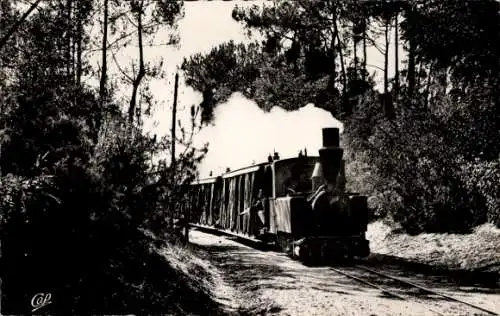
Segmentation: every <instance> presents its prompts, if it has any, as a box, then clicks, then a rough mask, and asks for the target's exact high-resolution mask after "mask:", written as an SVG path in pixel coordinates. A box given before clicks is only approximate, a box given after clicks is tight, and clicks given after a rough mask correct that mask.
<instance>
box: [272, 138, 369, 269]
mask: <svg viewBox="0 0 500 316" xmlns="http://www.w3.org/2000/svg"><path fill="white" fill-rule="evenodd" d="M319 152H320V157H315V158H310V159H308V161H300V159H301V158H299V159H298V160H297V161H296V162H295V165H294V166H288V168H283V169H286V170H289V171H288V173H289V174H288V176H289V177H288V179H295V180H299V182H300V180H302V182H300V188H301V189H302V190H299V191H295V193H294V194H290V193H287V191H286V190H284V188H283V187H284V186H286V183H290V182H293V181H290V180H285V181H283V180H282V177H281V175H282V174H283V173H286V172H280V170H281V168H280V166H279V165H278V164H275V166H274V167H275V181H274V184H275V187H276V191H275V196H274V198H273V199H271V203H270V204H271V205H270V217H269V219H270V223H269V224H270V225H269V226H270V227H269V230H270V232H271V233H273V234H275V235H276V240H277V243H278V244H279V245H280V247H281V248H282V250H284V251H286V252H287V253H289V254H291V255H292V256H294V257H295V256H296V257H299V258H301V259H303V260H308V259H310V258H312V257H327V256H333V257H337V258H338V257H344V256H347V257H352V256H357V257H365V256H367V255H368V254H369V252H370V251H369V243H368V241H367V240H366V238H365V232H366V228H367V219H368V217H367V213H368V210H367V199H366V197H365V196H360V195H353V194H346V193H345V172H344V161H343V160H342V155H343V150H342V149H341V148H340V147H339V131H338V129H336V128H335V129H334V128H332V129H324V130H323V148H321V149H320V151H319ZM294 167H295V168H296V170H301V173H302V174H299V175H294V173H293V170H294ZM304 174H308V177H307V181H305V177H304Z"/></svg>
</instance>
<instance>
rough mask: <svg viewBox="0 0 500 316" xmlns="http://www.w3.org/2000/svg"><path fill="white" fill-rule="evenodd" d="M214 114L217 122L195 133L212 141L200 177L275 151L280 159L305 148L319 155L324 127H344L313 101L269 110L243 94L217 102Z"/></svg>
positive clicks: (198, 139) (198, 138) (262, 158)
mask: <svg viewBox="0 0 500 316" xmlns="http://www.w3.org/2000/svg"><path fill="white" fill-rule="evenodd" d="M214 114H215V115H214V118H215V119H214V124H213V125H211V126H208V127H205V128H203V129H202V130H201V131H200V133H199V134H198V135H197V136H196V143H197V144H202V143H206V142H208V143H209V148H208V150H209V151H208V153H207V155H206V157H205V159H204V160H203V161H202V163H201V165H200V177H201V178H204V177H207V176H208V174H209V173H210V171H213V174H214V175H219V174H221V173H222V172H223V171H224V170H225V169H226V167H229V168H231V170H235V169H237V168H241V167H245V166H248V165H251V164H252V163H253V162H255V163H259V162H264V161H267V156H268V155H269V154H273V152H274V150H276V152H278V153H279V155H280V158H290V157H296V156H297V155H298V153H299V151H300V150H303V149H304V148H307V153H308V155H318V149H319V148H321V147H322V136H321V135H322V134H321V130H322V128H325V127H338V128H340V132H342V130H343V126H342V123H341V122H340V121H338V120H337V119H335V118H334V117H333V116H332V115H331V114H330V113H329V112H327V111H325V110H323V109H320V108H317V107H315V106H314V105H313V104H308V105H306V106H305V107H302V108H300V109H299V110H296V111H292V112H287V111H285V110H283V109H282V108H279V107H273V108H272V109H271V111H270V112H267V113H266V112H264V111H263V110H261V109H260V108H259V107H258V105H257V104H256V103H255V102H253V101H251V100H249V99H247V98H245V97H244V96H243V95H241V94H240V93H234V94H233V95H232V96H231V97H230V98H229V100H228V101H227V102H225V103H223V104H220V105H218V106H217V107H216V109H215V113H214Z"/></svg>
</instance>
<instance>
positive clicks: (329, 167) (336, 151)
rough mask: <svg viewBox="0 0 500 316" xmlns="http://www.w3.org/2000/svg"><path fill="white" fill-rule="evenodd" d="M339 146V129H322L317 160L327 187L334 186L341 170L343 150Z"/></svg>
mask: <svg viewBox="0 0 500 316" xmlns="http://www.w3.org/2000/svg"><path fill="white" fill-rule="evenodd" d="M339 146H340V135H339V129H338V128H323V148H321V149H320V150H319V157H320V158H319V159H320V161H321V167H322V169H323V177H324V178H325V180H326V183H327V184H328V186H335V184H336V181H337V176H338V174H339V170H340V168H341V162H342V155H343V154H344V150H343V149H342V148H340V147H339Z"/></svg>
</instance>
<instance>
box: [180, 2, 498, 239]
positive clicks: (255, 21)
mask: <svg viewBox="0 0 500 316" xmlns="http://www.w3.org/2000/svg"><path fill="white" fill-rule="evenodd" d="M498 5H499V4H498V2H497V1H463V2H462V1H459V2H457V1H420V0H412V1H375V2H373V1H337V0H329V1H320V2H317V1H307V0H305V1H273V2H272V3H271V4H265V5H264V6H252V7H250V8H239V7H236V8H235V9H234V10H233V18H234V19H235V20H236V21H239V22H241V23H243V25H245V27H247V29H248V30H249V32H258V33H259V34H260V35H261V36H262V38H263V40H262V41H261V42H260V43H255V44H250V45H243V44H239V45H236V44H234V43H229V44H224V45H221V46H220V47H218V48H215V49H213V50H212V51H211V52H210V53H209V54H207V55H197V56H194V57H192V58H190V59H186V60H185V61H184V65H183V68H184V70H185V71H186V78H187V83H188V84H190V85H191V86H193V87H194V88H195V89H197V90H199V91H204V92H205V93H204V94H203V96H204V99H203V103H202V104H201V107H202V109H203V111H204V112H205V113H206V115H205V116H204V119H205V120H206V121H210V120H211V118H212V116H211V113H212V112H213V108H214V107H215V106H217V104H218V103H220V102H221V101H224V100H225V98H227V96H228V95H229V94H230V93H231V92H233V91H240V92H242V93H244V94H245V95H246V96H247V97H249V98H252V99H254V100H256V101H257V103H258V104H259V106H260V107H261V108H262V109H264V110H269V109H270V108H271V107H272V106H280V107H283V108H285V109H287V110H295V109H297V108H298V107H301V106H304V105H306V104H307V103H309V102H314V103H315V104H316V105H317V106H319V107H322V108H324V109H327V110H329V111H330V112H331V113H332V114H333V115H335V116H336V117H337V118H339V119H341V120H342V121H343V122H344V124H345V130H346V133H345V135H344V144H345V146H346V147H347V148H348V152H347V154H346V159H347V162H348V166H347V167H348V173H349V175H350V179H351V181H350V183H349V186H350V189H352V190H357V191H361V192H362V193H364V194H367V195H369V196H370V197H371V198H370V204H371V205H372V207H373V208H374V210H375V213H376V215H377V216H380V217H384V218H387V219H389V220H391V221H392V222H397V223H398V224H399V225H401V226H402V228H404V229H405V230H406V231H408V232H411V233H418V232H422V231H445V232H449V231H458V232H465V231H468V230H469V229H470V227H473V226H474V225H477V224H480V223H483V222H485V221H486V220H488V221H491V222H493V223H496V224H497V225H500V221H499V220H498V218H499V217H498V214H499V208H500V200H499V186H498V177H499V176H500V171H499V169H498V163H499V162H500V160H499V159H500V155H499V154H500V151H499V150H500V143H499V142H498V139H500V138H499V137H500V128H499V126H498V123H499V122H500V116H499V112H498V101H499V100H498V92H499V91H498V87H499V82H498V80H499V79H498V78H499V76H498V70H499V63H498V45H497V44H498V42H499V34H500V32H499V24H498V12H499V10H498ZM392 36H393V38H391V37H392ZM390 45H394V47H395V48H396V47H397V48H398V49H392V48H391V49H389V46H390ZM401 46H402V47H403V49H404V52H405V58H404V60H403V62H402V63H401V57H400V55H399V54H400V53H401V52H400V51H403V49H401ZM367 47H376V48H377V49H378V50H379V51H380V52H381V53H382V54H383V57H384V65H383V67H381V71H383V75H384V76H383V77H384V79H383V85H382V89H381V90H382V92H378V91H377V90H376V87H375V82H374V80H373V78H372V77H371V76H370V75H369V74H370V71H369V69H370V68H369V67H370V65H369V64H367ZM390 54H394V55H393V56H391V55H390ZM389 58H391V59H392V58H394V62H393V64H394V65H396V67H395V68H396V69H395V71H394V74H392V73H390V71H389V67H388V62H389ZM228 61H231V62H228ZM401 65H403V66H401ZM401 67H402V68H401ZM400 68H401V69H400ZM222 74H223V75H222ZM247 74H248V75H247ZM240 78H243V79H240Z"/></svg>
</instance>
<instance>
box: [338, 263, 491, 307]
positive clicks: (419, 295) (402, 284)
mask: <svg viewBox="0 0 500 316" xmlns="http://www.w3.org/2000/svg"><path fill="white" fill-rule="evenodd" d="M329 269H330V270H332V271H334V272H336V273H339V274H342V275H344V276H346V277H348V278H350V279H353V280H355V281H357V282H359V283H363V284H365V285H367V286H369V287H372V288H375V289H378V290H379V291H381V293H382V294H384V295H386V296H389V297H392V298H395V299H398V300H417V301H419V302H421V303H423V304H424V305H426V308H427V309H428V310H429V311H431V312H433V313H435V314H436V315H445V314H443V313H441V312H439V311H437V310H436V309H434V308H432V307H430V305H431V304H430V302H432V301H431V299H439V298H440V299H445V300H447V301H450V302H454V303H457V304H463V305H467V306H468V307H469V308H471V309H473V310H475V311H476V313H475V314H473V315H498V314H497V313H495V312H493V311H490V310H488V309H485V308H482V307H480V306H477V305H474V304H471V303H468V302H465V301H462V300H460V299H457V298H455V297H452V296H449V295H446V294H443V293H440V292H437V291H434V290H432V289H429V288H426V287H424V286H422V285H419V284H416V283H414V282H410V281H407V280H404V279H401V278H398V277H394V276H392V275H389V274H386V273H383V272H380V271H376V270H373V269H371V268H367V267H365V266H363V265H359V264H357V265H354V266H353V267H351V268H350V269H346V268H334V267H330V268H329ZM359 271H361V273H359ZM434 303H435V302H434ZM479 312H481V313H480V314H479Z"/></svg>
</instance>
